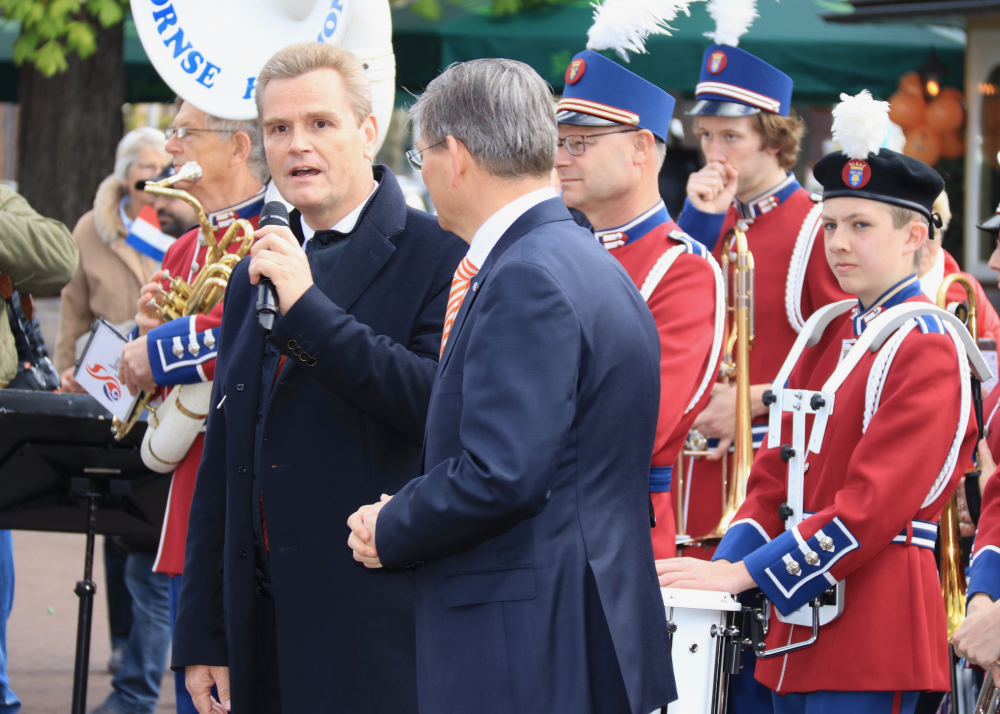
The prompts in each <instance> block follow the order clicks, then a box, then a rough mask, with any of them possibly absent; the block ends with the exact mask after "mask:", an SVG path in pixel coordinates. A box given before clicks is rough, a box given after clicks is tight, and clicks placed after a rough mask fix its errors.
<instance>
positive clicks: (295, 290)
mask: <svg viewBox="0 0 1000 714" xmlns="http://www.w3.org/2000/svg"><path fill="white" fill-rule="evenodd" d="M254 236H255V237H256V240H255V241H254V244H253V248H251V249H250V256H251V259H250V282H251V283H252V284H254V285H256V284H257V283H259V282H260V279H261V277H262V276H263V277H265V278H270V279H271V282H272V283H274V289H275V290H276V291H277V292H278V309H279V310H281V314H282V315H284V314H286V313H287V312H288V311H289V310H291V309H292V305H294V304H295V303H296V302H297V301H298V299H299V298H300V297H302V294H303V293H305V291H306V290H308V289H309V288H310V287H312V284H313V278H312V270H310V269H309V260H308V259H307V258H306V252H305V251H304V250H302V247H301V246H299V242H298V241H297V240H296V239H295V236H294V235H292V232H291V231H290V230H289V229H288V228H285V227H284V226H265V227H264V228H261V229H260V230H258V231H257V232H256V233H254Z"/></svg>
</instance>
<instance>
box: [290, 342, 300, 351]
mask: <svg viewBox="0 0 1000 714" xmlns="http://www.w3.org/2000/svg"><path fill="white" fill-rule="evenodd" d="M298 346H299V343H298V342H296V341H295V340H289V341H288V349H290V350H294V349H295V348H296V347H298Z"/></svg>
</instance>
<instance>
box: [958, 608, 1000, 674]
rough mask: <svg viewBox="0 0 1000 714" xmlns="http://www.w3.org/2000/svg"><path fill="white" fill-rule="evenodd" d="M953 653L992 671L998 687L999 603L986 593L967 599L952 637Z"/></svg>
mask: <svg viewBox="0 0 1000 714" xmlns="http://www.w3.org/2000/svg"><path fill="white" fill-rule="evenodd" d="M951 642H952V644H953V645H954V646H955V654H957V655H958V656H959V657H965V658H966V659H967V660H969V661H970V662H972V663H973V664H977V665H979V666H980V667H982V668H983V669H985V670H987V671H992V674H993V683H994V684H996V685H997V686H998V687H1000V669H998V668H997V667H996V666H995V665H996V663H997V660H1000V603H997V602H993V601H992V600H991V599H990V596H989V595H987V594H986V593H976V594H975V595H973V596H972V599H971V600H969V611H968V615H966V618H965V622H963V623H962V625H961V626H960V627H959V628H958V629H957V630H956V631H955V636H954V637H952V639H951Z"/></svg>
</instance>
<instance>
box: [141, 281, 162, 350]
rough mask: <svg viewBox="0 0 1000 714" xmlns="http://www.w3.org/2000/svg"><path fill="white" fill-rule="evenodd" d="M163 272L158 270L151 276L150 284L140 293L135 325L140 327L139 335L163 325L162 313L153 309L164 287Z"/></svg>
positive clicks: (144, 286) (143, 287)
mask: <svg viewBox="0 0 1000 714" xmlns="http://www.w3.org/2000/svg"><path fill="white" fill-rule="evenodd" d="M162 280H163V271H162V270H157V271H156V272H155V273H153V274H152V275H150V276H149V282H148V283H146V284H145V285H143V286H142V290H140V291H139V300H138V301H137V302H136V307H137V308H138V312H136V314H135V324H136V325H138V326H139V334H140V335H145V334H146V333H147V332H149V331H150V330H152V329H153V328H154V327H159V326H160V325H162V324H163V320H162V319H160V313H158V312H157V311H156V308H155V307H151V306H150V303H151V302H157V293H158V291H159V289H160V288H161V287H162V283H161V281H162Z"/></svg>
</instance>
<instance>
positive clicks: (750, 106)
mask: <svg viewBox="0 0 1000 714" xmlns="http://www.w3.org/2000/svg"><path fill="white" fill-rule="evenodd" d="M695 99H696V100H697V103H696V104H695V105H694V107H693V108H692V109H691V111H690V112H689V113H690V114H693V115H695V116H696V117H697V119H696V127H697V131H698V135H699V136H700V138H701V146H702V150H703V151H704V153H705V159H706V161H707V162H708V163H707V165H706V166H705V168H703V169H702V170H701V171H698V172H696V173H694V174H692V175H691V177H690V178H689V180H688V191H687V192H688V198H687V201H686V202H685V204H684V211H683V212H682V214H681V217H680V219H679V221H678V222H679V224H680V227H681V229H682V230H684V231H686V232H687V233H689V234H690V235H692V236H693V237H694V238H695V239H696V240H700V241H701V242H703V243H705V244H706V245H708V246H714V254H715V257H716V259H721V256H722V251H723V250H727V249H728V240H727V239H726V237H727V236H729V235H730V233H731V231H732V229H733V227H734V226H739V227H741V228H743V229H744V230H745V231H746V233H747V242H748V245H749V248H750V252H751V253H753V256H754V263H755V270H756V279H755V285H754V312H755V314H756V315H757V319H756V321H755V322H756V324H755V329H756V333H757V334H756V336H755V338H754V343H753V349H751V350H750V384H751V388H750V390H751V397H752V398H751V400H750V403H751V405H752V416H753V418H754V420H755V425H754V426H755V428H754V447H755V448H756V447H758V446H759V444H760V439H761V437H762V434H763V432H764V430H765V428H766V425H765V424H764V423H763V422H761V421H760V420H765V421H766V409H765V408H764V406H763V404H762V403H761V401H760V397H761V395H762V394H763V393H764V390H765V389H767V387H768V385H769V384H770V382H771V380H773V379H774V377H775V375H776V374H777V373H778V368H779V367H781V363H782V362H783V361H784V359H785V356H786V355H787V354H788V350H790V349H791V347H792V343H793V342H794V341H795V338H796V336H797V335H798V333H799V331H800V330H801V329H802V325H803V324H804V323H805V321H806V320H807V319H808V318H809V316H810V315H811V314H812V313H813V311H814V310H816V309H817V308H819V307H822V306H823V305H826V304H828V303H830V302H834V301H836V300H842V299H843V298H844V297H845V295H844V293H843V291H842V290H841V289H840V288H839V287H838V286H837V281H836V280H835V279H834V277H833V274H832V273H831V272H830V269H829V267H827V265H826V261H825V260H824V258H823V248H822V240H817V236H818V235H820V228H821V220H820V214H821V212H822V210H823V207H822V205H821V204H820V203H819V197H818V196H816V195H810V193H809V192H808V191H806V190H805V189H803V188H802V187H801V186H800V185H799V183H798V181H796V180H795V177H794V176H793V175H792V173H791V170H792V168H793V167H794V166H795V163H796V160H797V158H798V154H799V149H800V144H801V141H802V134H803V131H804V127H803V124H802V120H801V119H800V118H799V117H796V116H794V115H792V114H791V112H790V103H791V99H792V80H791V78H790V77H788V76H787V75H785V74H784V73H782V72H780V71H778V70H777V69H775V68H774V67H771V66H770V65H768V64H767V63H765V62H763V61H761V60H759V59H757V58H756V57H754V56H753V55H751V54H749V53H747V52H744V51H743V50H740V49H737V48H736V47H730V46H727V45H713V46H712V47H709V48H708V50H706V51H705V55H704V58H703V61H702V65H701V77H700V79H699V83H698V86H697V88H696V90H695ZM735 425H736V390H735V387H734V386H730V387H726V386H724V385H722V384H716V385H714V387H713V389H712V398H711V401H710V402H709V403H708V406H706V407H705V409H704V411H702V412H701V414H699V416H698V417H697V418H696V419H695V421H694V428H695V429H696V430H698V431H700V432H701V433H702V434H704V435H706V436H708V437H710V438H711V439H712V441H710V446H713V447H714V448H715V455H714V457H709V458H708V459H697V460H692V462H693V465H692V467H691V468H687V469H685V470H687V471H689V472H690V473H691V478H690V479H688V483H689V485H690V488H691V493H690V498H687V499H685V501H686V502H687V503H688V504H689V506H688V509H689V512H688V520H687V531H688V533H690V534H691V535H693V536H698V535H703V534H705V533H709V532H711V531H712V529H713V528H714V527H715V525H716V524H717V523H718V521H719V518H720V516H721V506H720V504H721V502H722V497H721V496H722V493H721V490H722V485H721V484H722V478H721V463H720V462H719V461H715V460H713V459H721V458H722V455H723V454H724V453H725V452H726V450H727V449H728V448H729V445H730V444H731V443H732V441H733V437H734V433H735V432H734V430H735ZM715 439H717V440H718V442H715V441H714V440H715ZM716 443H717V445H716ZM685 466H687V464H685ZM698 551H699V549H697V548H691V549H689V552H688V553H687V555H693V556H695V557H706V556H705V554H699V552H698Z"/></svg>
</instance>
